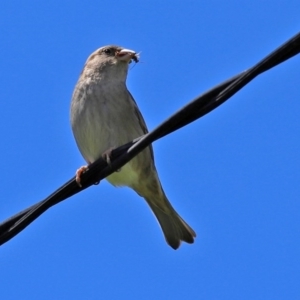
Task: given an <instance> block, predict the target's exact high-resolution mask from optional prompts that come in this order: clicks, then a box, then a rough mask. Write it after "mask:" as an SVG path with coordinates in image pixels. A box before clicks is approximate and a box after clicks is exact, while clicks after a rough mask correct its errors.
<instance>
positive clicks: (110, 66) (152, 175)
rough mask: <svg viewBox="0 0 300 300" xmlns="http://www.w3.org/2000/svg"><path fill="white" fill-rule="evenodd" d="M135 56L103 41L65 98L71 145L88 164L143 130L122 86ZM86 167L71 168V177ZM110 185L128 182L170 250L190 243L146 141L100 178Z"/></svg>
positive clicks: (188, 230) (190, 233)
mask: <svg viewBox="0 0 300 300" xmlns="http://www.w3.org/2000/svg"><path fill="white" fill-rule="evenodd" d="M132 60H133V61H135V62H138V60H139V55H138V54H137V53H136V52H134V51H132V50H129V49H124V48H122V47H118V46H105V47H102V48H99V49H98V50H96V51H95V52H93V53H92V54H91V55H90V56H89V58H88V59H87V61H86V63H85V65H84V68H83V71H82V72H81V74H80V77H79V80H78V82H77V84H76V86H75V90H74V93H73V97H72V103H71V125H72V130H73V134H74V137H75V140H76V143H77V146H78V148H79V150H80V152H81V154H82V156H83V157H84V159H85V160H86V162H87V163H88V165H89V164H91V163H93V162H94V161H95V160H97V159H98V158H100V157H101V156H102V157H103V158H105V159H106V161H107V162H108V163H109V161H110V153H111V150H112V149H113V148H115V147H118V146H121V145H123V144H126V143H127V142H129V141H132V140H134V139H135V138H137V137H139V136H142V135H144V134H145V133H147V132H148V130H147V127H146V124H145V121H144V119H143V116H142V114H141V112H140V110H139V108H138V106H137V104H136V102H135V101H134V99H133V97H132V95H131V94H130V92H129V91H128V90H127V87H126V78H127V72H128V66H129V63H130V62H131V61H132ZM86 168H88V166H86V167H81V168H80V169H78V170H77V176H76V180H77V182H78V184H79V185H80V175H81V173H82V172H84V170H86ZM106 179H107V180H108V181H109V182H110V183H111V184H113V185H114V186H128V187H130V188H132V189H133V190H135V191H136V192H137V193H138V194H139V195H140V196H142V197H143V198H145V200H146V202H147V203H148V205H149V206H150V208H151V210H152V211H153V213H154V215H155V216H156V218H157V220H158V222H159V224H160V226H161V228H162V230H163V233H164V236H165V239H166V241H167V243H168V244H169V245H170V246H171V247H172V248H174V249H177V248H178V247H179V246H180V243H181V241H184V242H187V243H193V242H194V237H196V234H195V232H194V230H193V229H192V228H191V227H190V226H189V225H188V224H187V223H186V222H185V221H184V220H183V219H182V218H181V217H180V216H179V215H178V214H177V212H176V211H175V209H174V208H173V207H172V205H171V204H170V202H169V201H168V199H167V197H166V195H165V193H164V191H163V189H162V186H161V183H160V181H159V178H158V174H157V171H156V168H155V165H154V157H153V149H152V146H149V147H148V148H146V149H145V150H143V151H142V152H141V153H139V154H138V155H137V156H136V157H134V158H133V159H132V160H131V161H129V162H128V163H127V164H126V165H124V166H123V167H122V169H121V170H119V171H118V172H114V173H113V174H111V175H110V176H108V177H107V178H106Z"/></svg>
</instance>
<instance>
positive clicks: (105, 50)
mask: <svg viewBox="0 0 300 300" xmlns="http://www.w3.org/2000/svg"><path fill="white" fill-rule="evenodd" d="M103 52H104V53H105V54H111V53H112V51H111V49H109V48H106V49H104V50H103Z"/></svg>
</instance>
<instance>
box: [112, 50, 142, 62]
mask: <svg viewBox="0 0 300 300" xmlns="http://www.w3.org/2000/svg"><path fill="white" fill-rule="evenodd" d="M116 57H117V58H118V60H121V61H126V62H130V61H131V60H134V61H135V62H136V63H137V62H138V61H139V55H138V53H136V52H135V51H132V50H129V49H122V50H120V51H118V52H117V53H116Z"/></svg>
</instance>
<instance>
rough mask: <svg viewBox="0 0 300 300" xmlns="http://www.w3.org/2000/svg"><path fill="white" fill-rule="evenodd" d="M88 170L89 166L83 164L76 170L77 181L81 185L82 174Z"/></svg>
mask: <svg viewBox="0 0 300 300" xmlns="http://www.w3.org/2000/svg"><path fill="white" fill-rule="evenodd" d="M86 170H88V166H82V167H80V168H79V169H77V170H76V179H75V180H76V182H77V184H78V185H79V187H82V185H81V175H82V174H83V173H84V172H85V171H86Z"/></svg>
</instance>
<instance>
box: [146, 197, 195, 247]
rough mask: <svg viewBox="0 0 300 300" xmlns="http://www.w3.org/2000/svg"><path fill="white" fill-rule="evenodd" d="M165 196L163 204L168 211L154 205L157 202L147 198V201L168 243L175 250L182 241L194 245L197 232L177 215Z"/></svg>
mask: <svg viewBox="0 0 300 300" xmlns="http://www.w3.org/2000/svg"><path fill="white" fill-rule="evenodd" d="M163 196H164V199H163V202H164V204H165V205H167V208H168V209H167V210H162V209H160V208H159V207H158V206H156V205H154V204H153V203H155V202H156V201H155V202H153V201H151V199H147V198H146V201H147V203H148V205H149V206H150V208H151V209H152V211H153V213H154V215H155V216H156V218H157V220H158V222H159V224H160V226H161V229H162V231H163V233H164V236H165V239H166V241H167V243H168V244H169V245H170V246H171V247H172V248H173V249H177V248H178V247H179V246H180V243H181V241H184V242H186V243H189V244H192V243H193V242H194V237H196V233H195V231H194V230H193V229H192V228H191V227H190V226H189V225H188V224H187V223H186V222H185V221H184V220H183V219H182V218H181V217H180V216H179V215H178V214H177V212H176V211H175V209H174V208H173V207H172V206H171V204H170V202H169V201H168V199H167V197H166V196H165V195H163Z"/></svg>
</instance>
